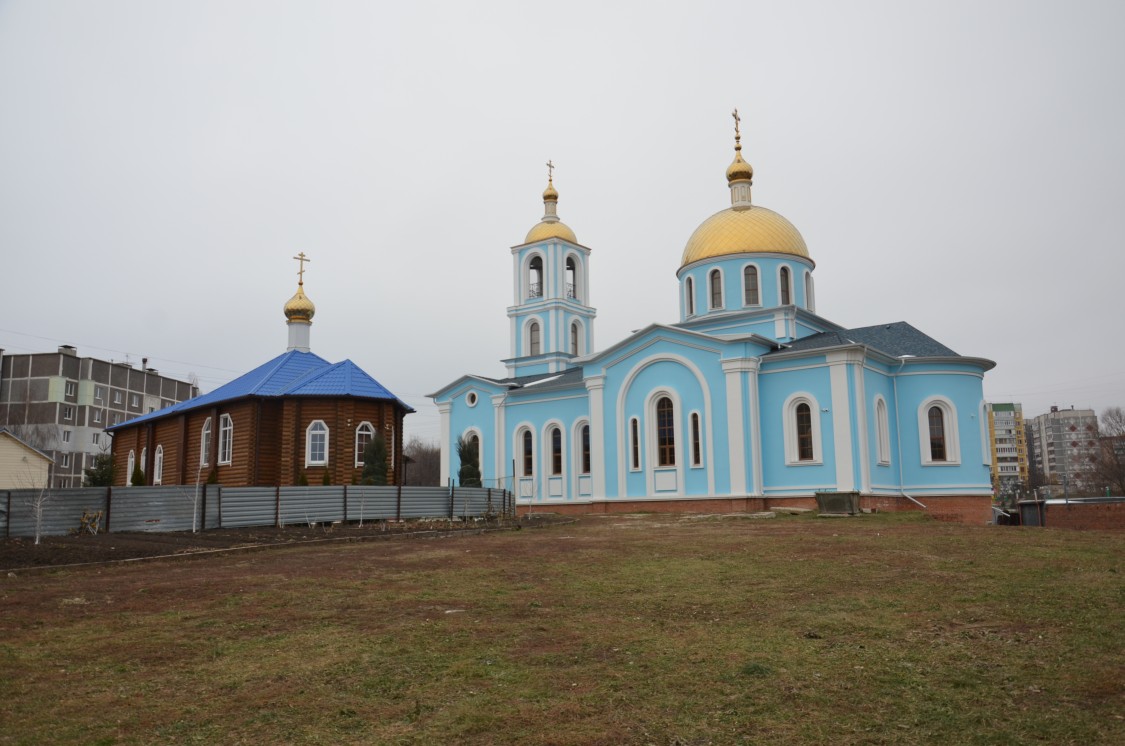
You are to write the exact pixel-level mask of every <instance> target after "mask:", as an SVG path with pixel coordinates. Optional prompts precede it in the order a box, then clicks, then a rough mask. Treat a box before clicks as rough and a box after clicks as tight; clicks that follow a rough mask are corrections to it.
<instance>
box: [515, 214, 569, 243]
mask: <svg viewBox="0 0 1125 746" xmlns="http://www.w3.org/2000/svg"><path fill="white" fill-rule="evenodd" d="M548 238H561V239H563V240H566V241H570V242H571V243H578V239H577V238H576V237H575V235H574V231H572V230H571V229H570V227H569V226H568V225H567V224H566V223H564V222H562V221H561V220H556V221H554V222H553V223H548V222H547V221H545V220H544V221H543V222H541V223H536V224H535V225H534V226H532V228H531V230H529V231H528V232H527V238H525V239H524V241H523V242H524V243H534V242H536V241H543V240H545V239H548Z"/></svg>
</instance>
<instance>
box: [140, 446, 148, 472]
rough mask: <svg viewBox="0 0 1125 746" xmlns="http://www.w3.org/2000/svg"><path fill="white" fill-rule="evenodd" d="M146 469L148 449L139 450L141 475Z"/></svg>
mask: <svg viewBox="0 0 1125 746" xmlns="http://www.w3.org/2000/svg"><path fill="white" fill-rule="evenodd" d="M146 468H148V448H142V449H141V473H142V474H144V473H145V469H146Z"/></svg>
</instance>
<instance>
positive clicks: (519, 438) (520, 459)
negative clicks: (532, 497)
mask: <svg viewBox="0 0 1125 746" xmlns="http://www.w3.org/2000/svg"><path fill="white" fill-rule="evenodd" d="M525 432H527V433H531V473H530V474H527V473H525V470H524V449H523V434H524V433H525ZM512 440H513V443H512V445H513V449H512V453H514V454H516V461H517V463H516V479H525V478H533V477H537V476H539V471H540V470H539V469H538V468H537V466H538V464H536V462H535V426H534V425H532V424H531V423H530V422H527V421H524V422H521V423H520V424H518V425H516V429H515V430H514V431H513V438H512Z"/></svg>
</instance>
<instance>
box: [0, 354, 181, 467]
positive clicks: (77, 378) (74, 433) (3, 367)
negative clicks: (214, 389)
mask: <svg viewBox="0 0 1125 746" xmlns="http://www.w3.org/2000/svg"><path fill="white" fill-rule="evenodd" d="M147 364H148V360H147V358H146V359H144V360H143V361H142V365H141V366H140V367H135V366H134V365H132V364H130V363H126V362H113V361H108V360H98V359H96V358H91V357H79V355H78V351H77V350H76V349H75V348H74V347H71V346H70V345H63V346H61V347H59V348H58V351H57V352H37V353H29V354H20V355H6V354H4V351H3V350H2V349H0V427H6V428H7V429H9V430H11V431H12V432H13V433H15V434H16V435H18V437H20V438H21V439H22V440H24V441H25V442H27V443H28V444H29V445H31V446H33V447H35V448H37V449H38V450H40V451H42V452H43V453H45V454H46V455H48V456H49V457H51V458H52V459H54V466H53V467H52V474H51V486H52V487H80V486H82V480H83V472H84V470H85V469H86V468H88V467H89V466H90V465H91V463H92V461H93V458H94V457H95V456H97V455H98V454H101V453H109V452H110V436H109V434H108V433H106V432H105V428H107V427H110V426H112V425H116V424H120V423H122V422H125V421H126V420H129V419H132V418H134V417H138V416H140V415H142V414H147V413H149V412H155V411H157V410H160V409H163V408H164V407H170V406H172V405H173V404H177V403H179V402H181V401H184V400H186V399H190V398H192V397H193V396H197V395H198V394H199V390H198V388H197V387H196V386H194V385H192V384H191V383H189V382H187V381H181V380H178V379H175V378H169V377H167V376H162V375H160V374H159V372H158V371H156V370H154V369H152V368H149V367H148V365H147ZM118 468H123V466H121V465H119V467H118Z"/></svg>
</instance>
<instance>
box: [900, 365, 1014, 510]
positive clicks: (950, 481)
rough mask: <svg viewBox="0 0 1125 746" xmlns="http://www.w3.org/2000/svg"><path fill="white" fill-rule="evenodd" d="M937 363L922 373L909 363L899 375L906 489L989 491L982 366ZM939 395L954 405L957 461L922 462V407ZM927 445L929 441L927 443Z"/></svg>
mask: <svg viewBox="0 0 1125 746" xmlns="http://www.w3.org/2000/svg"><path fill="white" fill-rule="evenodd" d="M939 370H940V369H935V367H934V366H929V365H927V366H926V369H925V370H923V371H921V372H918V371H917V370H916V369H915V368H913V367H912V366H907V367H906V369H905V370H904V372H903V373H902V374H899V375H898V376H897V378H898V399H899V413H898V414H899V417H898V420H899V422H898V424H899V429H900V433H901V436H902V462H903V483H904V489H906V491H907V492H908V493H913V492H918V493H921V494H925V493H927V492H941V493H943V494H946V493H948V494H957V493H965V494H968V493H981V492H983V493H989V494H990V493H991V491H992V482H991V458H989V463H988V465H985V463H984V443H985V442H987V436H983V435H982V432H981V430H982V428H981V414H980V405H981V402H982V401H983V399H984V392H983V387H982V379H981V376H980V373H979V370H977V371H975V372H974V371H972V369H971V368H970V367H969V366H952V365H951V366H947V367H946V368H945V372H939ZM934 396H941V397H944V398H945V399H946V400H948V401H950V402H951V403H952V404H953V405H954V406H955V407H956V414H957V416H956V429H957V436H958V438H957V448H958V454H957V455H958V457H959V463H956V462H952V463H942V464H935V465H924V464H923V463H922V437H923V435H924V433H923V431H922V428H921V426H920V424H919V421H918V420H919V417H918V410H919V407H920V406H921V405H922V403H923V402H925V401H927V400H929V399H930V398H931V397H934ZM926 442H927V443H928V440H927V441H926Z"/></svg>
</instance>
